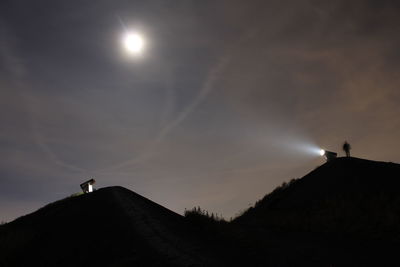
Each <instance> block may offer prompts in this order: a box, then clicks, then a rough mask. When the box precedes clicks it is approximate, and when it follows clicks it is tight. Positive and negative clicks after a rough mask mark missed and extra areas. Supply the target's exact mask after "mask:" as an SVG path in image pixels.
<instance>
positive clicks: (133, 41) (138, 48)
mask: <svg viewBox="0 0 400 267" xmlns="http://www.w3.org/2000/svg"><path fill="white" fill-rule="evenodd" d="M123 45H124V47H125V50H126V51H127V52H129V53H131V54H140V53H141V52H142V51H143V48H144V40H143V37H142V36H140V35H139V34H137V33H127V34H125V36H124V38H123Z"/></svg>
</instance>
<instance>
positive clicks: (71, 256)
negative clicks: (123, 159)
mask: <svg viewBox="0 0 400 267" xmlns="http://www.w3.org/2000/svg"><path fill="white" fill-rule="evenodd" d="M399 188H400V165H398V164H393V163H384V162H374V161H368V160H362V159H357V158H338V159H336V160H334V161H331V162H328V163H326V164H324V165H322V166H320V167H318V168H316V169H315V170H314V171H312V172H310V173H309V174H307V175H306V176H304V177H303V178H301V179H298V180H295V181H292V182H290V183H289V184H286V185H284V186H281V187H279V188H277V189H276V190H274V191H273V192H272V193H270V194H268V195H266V196H265V197H264V198H263V199H262V200H260V201H259V202H257V204H256V205H255V207H253V208H251V209H249V210H248V211H246V212H245V213H244V214H243V215H242V216H240V217H238V218H236V219H235V220H234V221H233V222H231V223H227V222H224V221H215V220H213V219H211V218H210V217H207V216H206V214H204V213H200V214H198V213H193V214H192V215H191V216H188V217H182V216H180V215H178V214H176V213H174V212H172V211H170V210H168V209H166V208H164V207H162V206H160V205H158V204H156V203H154V202H152V201H150V200H148V199H146V198H144V197H141V196H140V195H138V194H135V193H133V192H131V191H129V190H127V189H125V188H122V187H109V188H104V189H100V190H98V191H96V192H94V193H91V194H86V195H81V196H78V197H71V198H67V199H64V200H61V201H58V202H55V203H52V204H50V205H47V206H46V207H44V208H42V209H40V210H38V211H36V212H34V213H32V214H29V215H27V216H24V217H21V218H19V219H17V220H15V221H14V222H11V223H9V224H6V225H3V226H0V266H400V260H399V258H398V256H397V254H398V252H399V251H400V194H399V193H400V189H399Z"/></svg>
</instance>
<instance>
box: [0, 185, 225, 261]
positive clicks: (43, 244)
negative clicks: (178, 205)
mask: <svg viewBox="0 0 400 267" xmlns="http://www.w3.org/2000/svg"><path fill="white" fill-rule="evenodd" d="M192 232H193V231H192V229H190V227H188V225H187V224H186V222H185V221H184V218H183V217H182V216H180V215H178V214H176V213H174V212H172V211H170V210H168V209H166V208H164V207H162V206H160V205H158V204H156V203H154V202H152V201H150V200H148V199H146V198H144V197H141V196H140V195H137V194H135V193H133V192H131V191H129V190H127V189H125V188H122V187H109V188H103V189H100V190H97V191H95V192H93V193H91V194H86V195H81V196H78V197H71V198H67V199H64V200H61V201H58V202H55V203H52V204H50V205H47V206H46V207H44V208H42V209H40V210H38V211H36V212H34V213H32V214H29V215H26V216H24V217H21V218H19V219H17V220H15V221H14V222H11V223H9V224H6V225H4V226H2V227H1V228H0V266H84V265H85V266H200V265H219V264H218V263H217V262H216V261H215V260H214V259H213V256H211V255H210V254H209V253H208V251H206V249H204V244H202V243H201V241H200V240H199V238H198V237H197V236H196V235H195V233H192Z"/></svg>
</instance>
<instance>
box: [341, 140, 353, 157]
mask: <svg viewBox="0 0 400 267" xmlns="http://www.w3.org/2000/svg"><path fill="white" fill-rule="evenodd" d="M350 149H351V146H350V144H349V143H347V141H345V142H344V144H343V151H344V152H346V157H350Z"/></svg>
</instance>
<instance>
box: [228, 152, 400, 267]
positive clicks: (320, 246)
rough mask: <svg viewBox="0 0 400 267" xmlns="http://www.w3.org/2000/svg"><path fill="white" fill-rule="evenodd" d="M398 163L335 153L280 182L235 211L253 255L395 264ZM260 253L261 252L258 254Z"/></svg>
mask: <svg viewBox="0 0 400 267" xmlns="http://www.w3.org/2000/svg"><path fill="white" fill-rule="evenodd" d="M399 186H400V165H399V164H394V163H385V162H375V161H369V160H363V159H358V158H337V159H335V160H333V161H330V162H327V163H325V164H323V165H322V166H320V167H318V168H316V169H315V170H313V171H312V172H310V173H309V174H307V175H306V176H304V177H303V178H301V179H295V180H292V181H290V182H289V183H284V184H283V185H282V186H280V187H278V188H276V189H275V190H274V191H273V192H271V193H270V194H268V195H266V196H265V197H264V198H263V199H261V200H260V201H258V202H257V203H256V204H255V206H254V207H252V208H250V209H249V210H247V211H246V212H244V214H243V215H242V216H240V217H238V218H236V219H235V220H234V222H233V225H235V227H238V229H242V231H243V232H244V233H245V234H244V235H245V238H246V239H247V240H251V242H250V244H257V245H252V246H250V247H249V248H248V250H249V251H254V253H253V254H254V256H253V257H254V258H255V260H254V261H255V262H257V263H262V264H268V263H269V262H271V259H274V260H272V266H278V265H279V266H399V260H398V258H397V256H396V255H397V252H398V251H400V194H399V192H400V190H399V188H400V187H399ZM261 255H268V256H264V257H263V256H261Z"/></svg>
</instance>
